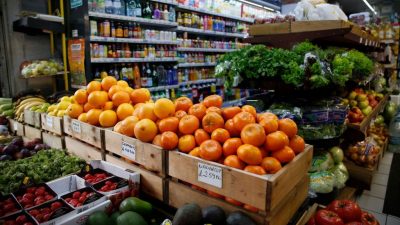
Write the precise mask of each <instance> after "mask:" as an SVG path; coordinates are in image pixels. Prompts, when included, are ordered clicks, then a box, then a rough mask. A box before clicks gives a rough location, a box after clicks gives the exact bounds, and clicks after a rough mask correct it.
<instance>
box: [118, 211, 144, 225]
mask: <svg viewBox="0 0 400 225" xmlns="http://www.w3.org/2000/svg"><path fill="white" fill-rule="evenodd" d="M117 225H148V224H147V222H146V221H145V220H144V219H143V217H142V216H141V215H140V214H138V213H136V212H132V211H128V212H124V213H122V214H121V215H120V216H118V218H117Z"/></svg>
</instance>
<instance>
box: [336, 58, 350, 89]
mask: <svg viewBox="0 0 400 225" xmlns="http://www.w3.org/2000/svg"><path fill="white" fill-rule="evenodd" d="M353 67H354V64H353V63H352V62H351V61H350V60H348V58H346V57H343V56H342V55H336V56H335V58H334V59H333V61H332V70H333V76H332V82H333V83H334V84H337V85H339V86H341V87H344V86H345V85H346V82H347V81H348V80H349V79H350V78H351V77H352V72H353Z"/></svg>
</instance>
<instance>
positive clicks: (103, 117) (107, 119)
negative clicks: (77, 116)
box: [99, 110, 118, 127]
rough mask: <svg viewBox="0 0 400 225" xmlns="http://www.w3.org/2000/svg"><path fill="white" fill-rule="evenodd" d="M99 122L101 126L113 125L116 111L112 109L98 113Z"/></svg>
mask: <svg viewBox="0 0 400 225" xmlns="http://www.w3.org/2000/svg"><path fill="white" fill-rule="evenodd" d="M99 122H100V125H101V126H102V127H113V126H114V125H115V124H116V123H117V122H118V118H117V113H115V111H113V110H105V111H103V112H101V113H100V116H99Z"/></svg>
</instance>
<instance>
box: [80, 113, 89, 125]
mask: <svg viewBox="0 0 400 225" xmlns="http://www.w3.org/2000/svg"><path fill="white" fill-rule="evenodd" d="M78 120H79V121H82V122H84V123H87V114H86V113H82V114H81V115H79V116H78Z"/></svg>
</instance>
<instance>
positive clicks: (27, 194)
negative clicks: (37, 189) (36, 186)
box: [22, 193, 35, 200]
mask: <svg viewBox="0 0 400 225" xmlns="http://www.w3.org/2000/svg"><path fill="white" fill-rule="evenodd" d="M22 198H26V199H30V200H33V199H34V198H35V195H33V194H32V193H25V194H24V195H23V196H22Z"/></svg>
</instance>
